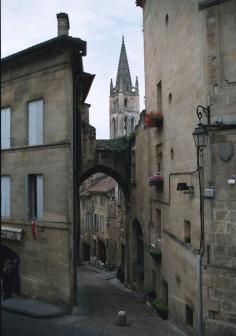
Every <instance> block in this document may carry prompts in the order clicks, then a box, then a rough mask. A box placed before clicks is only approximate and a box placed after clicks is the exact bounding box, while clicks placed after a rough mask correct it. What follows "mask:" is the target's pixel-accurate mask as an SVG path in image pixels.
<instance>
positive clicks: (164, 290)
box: [162, 280, 168, 306]
mask: <svg viewBox="0 0 236 336" xmlns="http://www.w3.org/2000/svg"><path fill="white" fill-rule="evenodd" d="M162 300H163V303H164V304H165V305H167V306H168V283H167V282H166V281H165V280H162Z"/></svg>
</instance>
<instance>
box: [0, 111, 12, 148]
mask: <svg viewBox="0 0 236 336" xmlns="http://www.w3.org/2000/svg"><path fill="white" fill-rule="evenodd" d="M10 147H11V109H10V107H5V108H2V109H1V148H2V149H6V148H10Z"/></svg>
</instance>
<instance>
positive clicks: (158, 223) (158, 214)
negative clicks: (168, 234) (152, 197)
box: [156, 209, 161, 239]
mask: <svg viewBox="0 0 236 336" xmlns="http://www.w3.org/2000/svg"><path fill="white" fill-rule="evenodd" d="M156 237H157V239H161V210H160V209H156Z"/></svg>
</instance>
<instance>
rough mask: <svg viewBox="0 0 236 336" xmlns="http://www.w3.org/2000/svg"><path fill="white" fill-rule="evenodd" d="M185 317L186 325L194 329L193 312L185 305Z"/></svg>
mask: <svg viewBox="0 0 236 336" xmlns="http://www.w3.org/2000/svg"><path fill="white" fill-rule="evenodd" d="M185 316H186V324H187V325H189V326H190V327H193V310H192V309H191V308H190V307H189V306H188V305H185Z"/></svg>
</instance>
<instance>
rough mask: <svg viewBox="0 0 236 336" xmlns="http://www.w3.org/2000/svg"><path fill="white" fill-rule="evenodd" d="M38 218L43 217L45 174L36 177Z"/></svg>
mask: <svg viewBox="0 0 236 336" xmlns="http://www.w3.org/2000/svg"><path fill="white" fill-rule="evenodd" d="M36 193H37V214H36V216H37V218H43V175H37V178H36Z"/></svg>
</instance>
